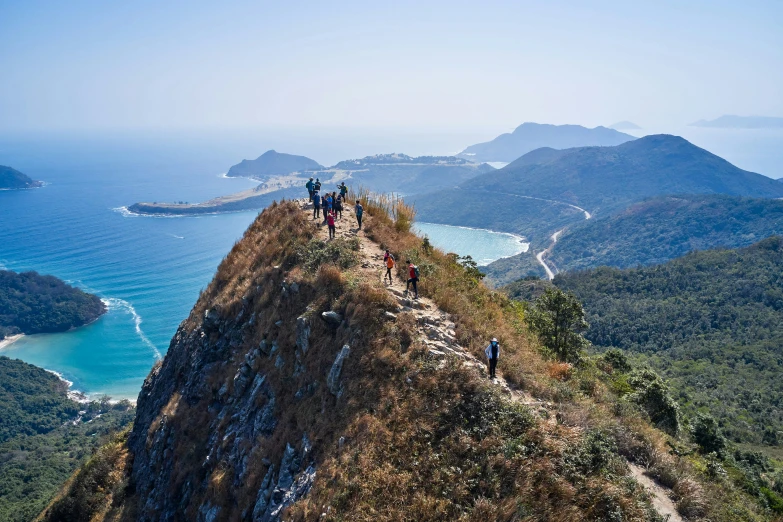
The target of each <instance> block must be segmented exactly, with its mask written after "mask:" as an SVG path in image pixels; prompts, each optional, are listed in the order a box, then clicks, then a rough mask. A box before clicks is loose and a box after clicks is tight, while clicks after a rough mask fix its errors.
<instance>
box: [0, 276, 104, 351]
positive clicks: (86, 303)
mask: <svg viewBox="0 0 783 522" xmlns="http://www.w3.org/2000/svg"><path fill="white" fill-rule="evenodd" d="M105 312H106V306H105V305H104V304H103V302H102V301H101V299H100V298H99V297H98V296H95V295H91V294H87V293H85V292H82V291H81V290H79V289H78V288H74V287H72V286H69V285H67V284H65V283H64V282H62V281H61V280H59V279H57V278H56V277H54V276H42V275H39V274H38V273H36V272H23V273H21V274H17V273H15V272H11V271H9V270H0V339H2V338H3V337H5V336H7V335H13V334H17V333H24V334H34V333H44V332H63V331H66V330H69V329H71V328H74V327H77V326H82V325H84V324H87V323H89V322H91V321H94V320H95V319H97V318H98V317H100V316H101V314H103V313H105Z"/></svg>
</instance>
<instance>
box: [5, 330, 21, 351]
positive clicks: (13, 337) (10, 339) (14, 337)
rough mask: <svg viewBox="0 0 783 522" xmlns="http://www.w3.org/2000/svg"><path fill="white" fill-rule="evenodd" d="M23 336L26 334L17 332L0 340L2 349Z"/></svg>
mask: <svg viewBox="0 0 783 522" xmlns="http://www.w3.org/2000/svg"><path fill="white" fill-rule="evenodd" d="M22 337H24V334H16V335H10V336H8V337H6V338H5V339H3V340H2V341H0V350H2V349H3V348H8V347H9V346H11V345H12V344H14V343H15V342H16V341H18V340H19V339H21V338H22Z"/></svg>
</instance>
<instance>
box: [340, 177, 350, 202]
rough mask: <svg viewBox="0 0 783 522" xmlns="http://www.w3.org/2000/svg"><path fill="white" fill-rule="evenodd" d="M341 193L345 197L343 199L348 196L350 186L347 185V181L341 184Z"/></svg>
mask: <svg viewBox="0 0 783 522" xmlns="http://www.w3.org/2000/svg"><path fill="white" fill-rule="evenodd" d="M339 188H340V195H341V196H342V197H343V201H345V199H346V198H347V197H348V187H346V186H345V181H343V182H342V183H341V184H340V187H339Z"/></svg>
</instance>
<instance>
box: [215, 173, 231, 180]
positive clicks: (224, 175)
mask: <svg viewBox="0 0 783 522" xmlns="http://www.w3.org/2000/svg"><path fill="white" fill-rule="evenodd" d="M226 174H228V173H227V172H223V173H222V174H218V175H217V177H219V178H223V179H231V178H229V177H228V176H226Z"/></svg>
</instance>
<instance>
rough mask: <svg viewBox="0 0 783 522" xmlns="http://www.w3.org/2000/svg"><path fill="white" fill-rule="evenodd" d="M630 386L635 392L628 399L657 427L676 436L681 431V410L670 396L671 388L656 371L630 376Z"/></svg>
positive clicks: (638, 372) (639, 371)
mask: <svg viewBox="0 0 783 522" xmlns="http://www.w3.org/2000/svg"><path fill="white" fill-rule="evenodd" d="M628 385H629V386H630V387H631V388H632V389H633V390H634V391H633V392H631V393H630V394H628V395H627V396H626V399H627V400H629V401H631V402H633V403H635V404H638V405H639V406H641V407H642V409H643V410H644V411H645V412H647V415H649V416H650V420H651V421H652V423H653V424H655V426H656V427H658V428H659V429H662V430H663V431H665V432H667V433H669V434H670V435H676V434H677V432H678V431H679V430H680V408H679V406H678V405H677V402H676V401H675V400H674V399H673V398H672V397H671V395H670V394H669V387H668V386H667V385H666V383H665V382H664V381H663V379H661V377H660V376H659V375H658V374H657V373H655V372H654V371H652V370H650V369H648V368H644V369H641V370H634V371H633V372H632V373H631V374H630V375H629V376H628Z"/></svg>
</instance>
